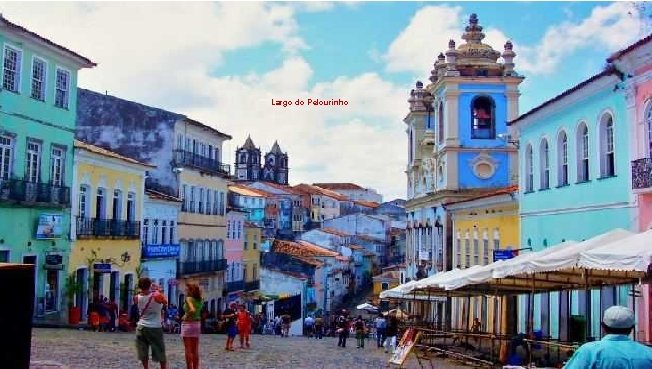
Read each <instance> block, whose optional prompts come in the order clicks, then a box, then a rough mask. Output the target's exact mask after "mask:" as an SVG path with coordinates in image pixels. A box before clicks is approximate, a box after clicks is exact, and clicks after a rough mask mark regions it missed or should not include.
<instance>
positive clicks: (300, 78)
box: [3, 3, 407, 198]
mask: <svg viewBox="0 0 652 369" xmlns="http://www.w3.org/2000/svg"><path fill="white" fill-rule="evenodd" d="M310 6H312V5H310ZM319 6H321V9H322V10H327V9H328V7H327V6H326V5H323V4H321V5H318V7H319ZM313 10H314V8H313ZM296 11H299V9H297V8H296V7H295V6H294V5H292V4H287V5H286V4H271V3H238V4H234V3H218V4H214V3H183V4H181V3H156V4H153V3H136V4H115V3H60V4H52V5H50V4H29V3H25V4H22V3H20V4H19V3H7V4H4V6H3V14H4V16H6V17H7V18H8V19H10V20H13V21H15V22H17V23H19V24H21V25H23V26H25V27H27V28H28V29H30V30H33V31H35V32H37V33H39V34H41V35H44V36H46V37H48V38H50V39H52V40H54V41H55V42H57V43H60V44H62V45H65V46H66V47H69V48H71V49H72V50H75V51H77V52H79V53H81V54H82V55H84V56H87V57H89V58H91V59H92V60H93V61H96V62H98V63H99V66H98V67H97V68H94V69H91V70H85V71H82V72H81V73H80V85H81V86H82V87H87V88H91V89H94V90H96V91H101V92H104V91H105V90H108V91H109V93H110V94H111V95H114V96H118V97H122V98H125V99H128V100H134V101H138V102H141V103H144V104H149V105H152V106H157V107H161V108H164V109H169V110H172V111H175V112H178V113H183V114H187V115H189V116H191V117H193V118H195V119H198V120H200V121H202V122H204V123H206V124H209V125H211V126H213V127H215V128H217V129H219V130H220V131H222V132H226V133H228V134H230V135H232V136H233V140H232V141H230V142H229V143H228V144H227V146H226V147H225V148H224V152H225V155H226V157H225V158H224V159H225V161H227V162H232V160H233V153H234V151H235V149H236V147H237V146H240V145H242V144H243V143H244V140H245V138H246V137H247V135H248V134H251V136H252V138H253V140H254V142H255V143H256V144H257V145H259V146H261V149H263V150H269V149H270V147H271V145H272V143H273V142H274V140H276V139H278V141H279V144H280V145H281V148H282V149H283V150H284V151H287V152H288V154H289V156H290V166H291V170H290V180H291V182H292V183H299V182H308V183H312V182H327V181H337V182H355V183H358V184H360V185H364V186H370V187H374V188H376V189H377V190H379V191H380V192H381V193H383V194H384V195H385V196H386V197H387V198H394V197H404V196H405V175H404V173H403V171H404V166H405V161H406V156H407V155H406V153H405V151H406V149H405V148H406V145H405V144H404V141H405V137H406V136H405V132H404V127H403V123H402V118H403V114H405V112H406V109H405V108H406V105H407V103H406V102H405V100H406V98H407V96H406V91H405V90H404V89H403V88H398V86H395V85H393V84H391V83H389V82H387V81H385V80H383V79H382V78H381V77H380V76H379V75H378V74H375V73H365V74H361V75H358V76H354V77H339V78H335V79H333V80H330V81H316V82H315V81H313V79H314V71H313V69H312V66H311V65H310V64H309V63H308V62H307V61H306V60H305V59H304V58H302V57H301V56H300V54H299V53H298V51H301V50H303V49H305V48H307V47H308V45H306V43H305V41H304V40H303V39H302V38H301V37H300V36H299V34H298V26H297V23H296V20H295V15H296V14H295V12H296ZM304 11H305V9H304ZM53 20H65V21H53ZM270 42H271V43H273V44H276V45H278V46H279V47H280V49H281V50H283V51H282V57H283V59H282V60H283V63H282V65H280V66H279V67H278V68H275V69H273V70H271V71H268V72H266V73H262V74H258V73H251V74H248V75H238V76H228V75H227V76H214V75H213V72H212V71H214V70H215V67H216V66H218V65H219V63H220V62H222V59H223V58H224V57H225V54H226V53H227V52H229V51H232V50H237V49H242V48H251V47H256V46H259V45H261V44H263V43H270ZM261 62H262V63H264V61H261ZM272 98H273V99H289V100H292V101H294V100H296V99H298V98H300V99H304V100H306V99H308V98H313V99H314V98H319V99H331V98H333V99H343V100H347V101H348V102H349V105H348V106H335V107H333V106H330V107H324V106H320V107H314V106H313V107H308V106H302V107H295V106H292V107H287V108H282V107H277V106H272V104H271V100H272Z"/></svg>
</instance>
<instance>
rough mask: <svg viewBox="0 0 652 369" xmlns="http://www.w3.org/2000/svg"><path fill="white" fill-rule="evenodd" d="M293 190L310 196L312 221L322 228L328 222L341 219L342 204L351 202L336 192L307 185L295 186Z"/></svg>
mask: <svg viewBox="0 0 652 369" xmlns="http://www.w3.org/2000/svg"><path fill="white" fill-rule="evenodd" d="M293 188H294V189H296V190H298V191H301V192H303V193H306V194H309V195H310V221H311V222H312V223H317V224H319V225H320V226H321V225H323V222H324V221H326V220H329V219H333V218H337V217H339V216H340V203H341V202H343V201H348V200H349V199H348V198H347V197H346V196H343V195H341V194H339V193H337V192H335V191H331V190H327V189H324V188H321V187H317V186H312V185H309V184H305V183H302V184H298V185H296V186H293Z"/></svg>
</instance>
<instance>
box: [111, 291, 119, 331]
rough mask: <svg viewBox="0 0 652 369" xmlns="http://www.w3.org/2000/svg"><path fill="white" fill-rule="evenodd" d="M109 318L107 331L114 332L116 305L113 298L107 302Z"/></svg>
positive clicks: (116, 314) (116, 316)
mask: <svg viewBox="0 0 652 369" xmlns="http://www.w3.org/2000/svg"><path fill="white" fill-rule="evenodd" d="M109 317H110V322H109V330H110V331H111V332H115V330H116V324H115V322H116V320H117V319H118V304H117V303H116V302H115V298H112V299H111V302H109Z"/></svg>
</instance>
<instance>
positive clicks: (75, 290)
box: [66, 273, 83, 325]
mask: <svg viewBox="0 0 652 369" xmlns="http://www.w3.org/2000/svg"><path fill="white" fill-rule="evenodd" d="M82 288H83V284H81V283H79V282H77V278H75V274H74V273H71V274H70V275H68V278H67V279H66V298H67V299H68V324H71V325H76V324H79V321H80V320H81V308H80V307H79V306H75V295H76V294H81V293H82Z"/></svg>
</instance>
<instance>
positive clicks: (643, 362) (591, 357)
mask: <svg viewBox="0 0 652 369" xmlns="http://www.w3.org/2000/svg"><path fill="white" fill-rule="evenodd" d="M634 324H635V315H634V312H633V311H632V309H630V308H627V307H624V306H617V305H616V306H612V307H610V308H608V309H607V310H605V311H604V315H603V317H602V329H603V331H604V332H605V333H606V335H605V336H604V337H602V339H601V340H600V341H595V342H588V343H585V344H583V345H582V346H580V348H579V349H577V351H575V354H573V356H572V357H571V358H570V360H569V361H568V363H566V365H565V366H564V369H587V368H590V369H644V368H645V369H648V368H652V348H649V347H647V346H645V345H643V344H640V343H638V342H635V341H632V339H631V338H630V337H629V335H630V334H631V333H632V329H634Z"/></svg>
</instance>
